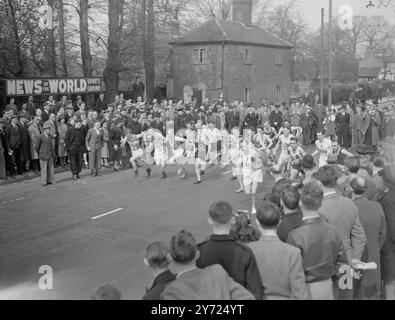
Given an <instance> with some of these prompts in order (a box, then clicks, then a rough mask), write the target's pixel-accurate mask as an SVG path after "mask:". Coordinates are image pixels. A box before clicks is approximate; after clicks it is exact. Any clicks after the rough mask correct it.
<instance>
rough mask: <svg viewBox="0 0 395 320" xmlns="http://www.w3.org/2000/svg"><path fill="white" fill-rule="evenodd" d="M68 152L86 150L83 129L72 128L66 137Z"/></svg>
mask: <svg viewBox="0 0 395 320" xmlns="http://www.w3.org/2000/svg"><path fill="white" fill-rule="evenodd" d="M65 144H66V150H80V149H81V150H82V149H84V148H85V135H84V132H83V129H82V127H81V129H76V128H75V127H70V128H69V129H68V130H67V132H66V137H65Z"/></svg>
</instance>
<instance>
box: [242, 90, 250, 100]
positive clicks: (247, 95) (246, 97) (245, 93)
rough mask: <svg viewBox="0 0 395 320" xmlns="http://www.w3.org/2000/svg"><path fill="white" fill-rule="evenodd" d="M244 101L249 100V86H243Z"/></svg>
mask: <svg viewBox="0 0 395 320" xmlns="http://www.w3.org/2000/svg"><path fill="white" fill-rule="evenodd" d="M244 101H245V102H251V88H244Z"/></svg>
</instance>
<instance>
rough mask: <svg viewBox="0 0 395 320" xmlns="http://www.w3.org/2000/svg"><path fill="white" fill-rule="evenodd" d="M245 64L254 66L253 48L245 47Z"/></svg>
mask: <svg viewBox="0 0 395 320" xmlns="http://www.w3.org/2000/svg"><path fill="white" fill-rule="evenodd" d="M243 60H244V64H252V48H250V47H245V48H244V52H243Z"/></svg>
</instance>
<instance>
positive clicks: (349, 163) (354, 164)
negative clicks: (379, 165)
mask: <svg viewBox="0 0 395 320" xmlns="http://www.w3.org/2000/svg"><path fill="white" fill-rule="evenodd" d="M344 166H345V167H346V168H347V169H348V170H349V171H350V172H351V173H357V172H358V170H359V168H360V167H361V163H360V161H359V158H357V157H347V158H346V159H345V160H344Z"/></svg>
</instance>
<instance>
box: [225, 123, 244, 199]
mask: <svg viewBox="0 0 395 320" xmlns="http://www.w3.org/2000/svg"><path fill="white" fill-rule="evenodd" d="M229 158H230V163H231V165H232V178H231V180H236V179H237V180H238V181H239V185H240V189H238V190H237V191H236V193H241V192H243V191H244V184H243V175H242V171H241V166H242V158H241V145H240V129H239V127H234V128H233V129H232V130H231V135H230V136H229Z"/></svg>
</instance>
